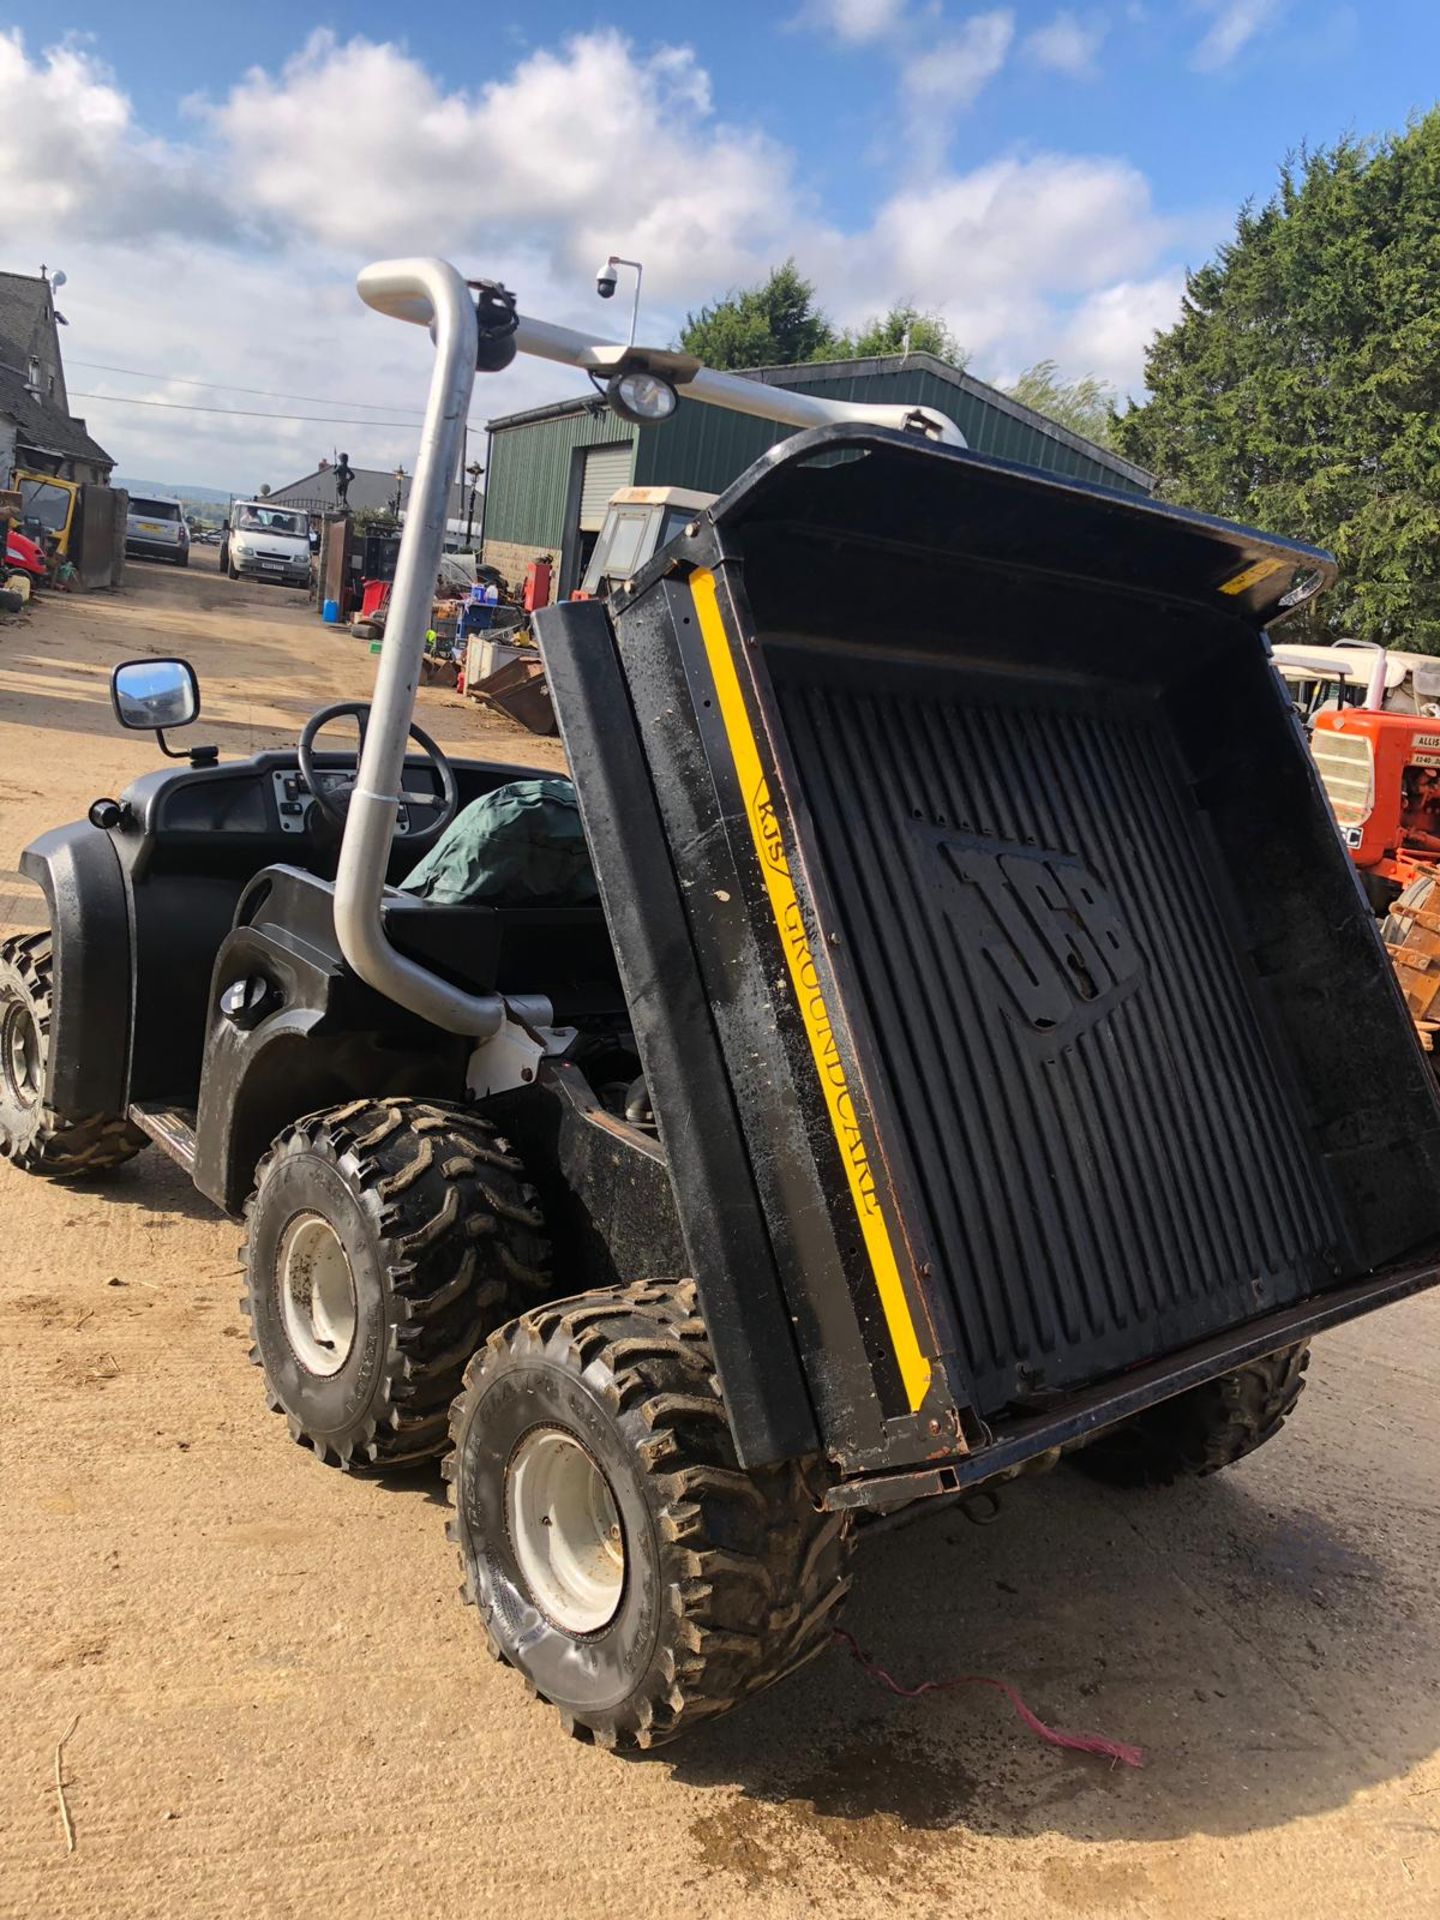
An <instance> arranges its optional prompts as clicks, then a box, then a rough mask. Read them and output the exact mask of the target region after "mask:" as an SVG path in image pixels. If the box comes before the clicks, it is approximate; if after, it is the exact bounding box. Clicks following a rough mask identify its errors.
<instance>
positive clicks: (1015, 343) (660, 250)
mask: <svg viewBox="0 0 1440 1920" xmlns="http://www.w3.org/2000/svg"><path fill="white" fill-rule="evenodd" d="M924 24H925V23H924V21H923V19H921V18H920V16H918V15H917V16H914V17H913V18H912V19H911V20H910V22H909V24H908V25H906V26H904V27H903V28H902V29H901V31H900V37H899V39H898V40H896V41H894V42H892V43H890V50H891V52H892V54H893V56H894V57H895V58H896V60H897V61H898V60H903V59H904V58H905V57H906V53H907V50H908V49H910V48H912V47H913V45H914V34H915V32H917V31H918V30H919V28H920V27H921V26H923V25H924ZM1013 35H1014V22H1013V18H1012V16H1011V15H1010V13H1009V12H1008V11H1006V10H1002V11H994V12H990V13H987V14H979V15H975V16H972V17H971V19H970V20H969V21H967V22H966V23H965V24H964V26H963V27H962V28H960V29H958V30H956V31H955V32H954V33H953V35H947V37H946V38H945V39H944V41H943V43H942V45H941V46H940V47H938V48H936V49H934V50H933V52H934V56H935V63H934V64H932V66H931V67H930V68H929V69H928V79H925V80H924V81H923V83H922V84H921V85H920V87H919V93H918V99H919V102H920V105H921V106H922V107H924V108H925V109H927V110H929V111H930V113H931V115H932V119H931V121H930V125H931V126H932V127H938V126H943V125H945V124H947V119H946V116H948V115H953V113H954V112H956V111H958V110H959V109H960V108H961V107H962V106H963V105H964V103H965V102H966V100H968V99H973V98H974V96H975V92H976V91H977V90H978V88H979V87H980V86H982V85H983V84H984V82H985V78H986V77H987V75H988V74H991V73H993V72H994V71H997V70H998V68H999V66H1000V65H1001V64H1003V62H1004V60H1005V59H1006V58H1007V56H1008V54H1009V50H1010V47H1011V44H1012V41H1013ZM912 64H913V63H912ZM922 71H923V70H922ZM0 86H3V88H4V94H5V97H6V98H7V101H8V103H9V109H8V112H7V115H6V116H5V118H4V119H3V120H0V177H3V178H4V179H5V180H6V187H7V191H6V193H5V194H4V195H3V196H0V266H7V267H13V268H18V269H21V270H26V269H29V270H33V269H34V267H36V266H38V264H39V262H40V261H41V260H42V259H43V260H46V261H48V262H49V263H50V264H51V265H52V266H55V265H57V264H58V265H62V266H64V267H65V269H66V271H67V273H68V275H69V285H68V286H67V288H66V291H65V294H64V297H63V302H62V304H63V306H64V309H65V311H66V313H67V314H68V316H69V319H70V321H71V325H70V327H69V328H68V329H67V330H66V332H65V334H64V335H63V344H64V348H65V353H66V359H67V366H68V369H69V377H70V384H71V386H72V388H73V389H74V390H75V392H76V393H77V394H98V395H101V396H108V397H101V398H99V399H76V401H75V409H76V411H77V413H83V414H84V415H85V416H86V417H87V418H88V420H89V423H90V426H91V429H92V431H93V432H94V433H95V434H96V435H97V437H98V438H99V439H100V440H101V441H102V443H103V444H104V445H106V446H107V447H108V448H109V449H110V451H111V452H112V453H113V454H114V455H115V457H116V458H117V459H118V460H119V462H120V465H121V469H122V471H124V472H127V473H130V474H132V475H136V474H139V475H142V476H144V477H149V478H152V479H164V478H173V479H175V480H177V481H183V480H189V481H194V482H208V483H211V484H217V485H233V486H236V487H254V486H256V485H258V484H259V483H260V482H261V481H268V482H270V484H272V485H278V484H280V483H281V482H282V481H284V480H285V479H287V478H293V477H295V476H297V475H298V474H300V473H302V472H304V471H306V470H308V469H309V468H311V467H313V466H314V465H315V463H316V461H317V460H318V459H319V458H320V457H322V456H329V455H330V454H332V453H333V452H334V451H336V450H337V449H338V448H341V447H343V448H345V449H346V451H348V452H349V454H350V457H351V459H352V461H355V462H356V463H357V464H361V465H366V466H378V467H389V466H392V465H393V464H394V462H395V461H396V460H403V461H404V462H405V464H406V465H407V466H409V465H411V464H412V463H413V459H414V450H415V441H416V438H417V434H416V429H415V427H414V426H412V425H405V424H397V425H381V424H375V425H372V426H368V427H359V426H349V425H334V426H332V425H329V424H326V423H325V422H324V421H321V420H316V421H309V420H303V419H292V418H284V419H281V418H277V419H273V420H267V419H250V418H246V417H243V416H242V415H241V413H240V412H239V411H238V410H239V409H252V410H255V411H257V412H263V411H265V410H267V409H273V410H274V411H275V413H276V414H283V415H287V416H289V415H296V416H300V415H312V414H313V415H326V414H335V415H346V416H348V415H350V414H352V413H364V412H366V411H367V410H366V409H365V408H363V407H360V406H357V405H356V403H357V402H359V401H361V400H364V401H367V402H373V403H378V408H384V409H391V410H393V417H394V418H395V419H397V420H398V419H399V417H400V416H402V415H407V416H415V415H418V413H419V412H420V410H421V407H422V405H423V400H424V394H425V388H426V384H427V381H428V378H429V373H430V369H431V366H432V364H433V362H432V354H431V349H430V345H429V342H428V340H427V338H426V336H425V334H424V333H423V331H421V330H420V329H418V328H410V327H404V326H397V325H396V324H395V323H394V322H391V321H386V320H382V319H380V318H379V317H378V316H376V315H374V314H371V313H370V312H368V310H367V309H365V308H364V307H363V306H362V305H361V303H360V302H359V300H358V298H357V297H356V295H355V292H354V275H355V272H356V269H357V268H358V267H359V266H361V265H362V264H364V262H365V261H366V260H368V259H373V258H375V257H377V256H378V255H381V254H383V253H386V252H405V253H411V252H417V251H426V250H432V249H433V250H435V251H439V252H441V253H444V254H447V255H449V256H450V257H452V258H454V259H455V260H456V261H457V263H459V264H461V265H462V266H464V267H465V268H467V269H468V270H470V271H472V272H483V273H486V274H490V275H494V276H497V277H500V278H503V279H504V280H505V281H506V282H507V284H509V285H511V286H513V287H515V288H516V290H517V292H518V293H519V296H520V299H521V304H522V306H523V307H524V308H525V310H527V311H529V312H531V313H535V314H539V315H542V316H544V317H546V318H549V319H554V320H558V321H560V322H562V323H565V324H570V325H581V326H590V327H593V328H595V329H596V330H597V331H599V332H602V333H604V332H611V331H613V330H614V328H615V326H616V323H617V320H618V319H619V318H620V316H616V315H614V314H612V313H611V312H610V311H609V310H608V309H606V308H604V307H601V306H600V305H599V303H598V302H597V301H596V300H595V298H594V294H593V281H592V279H591V275H592V273H593V270H594V266H595V263H596V261H597V259H599V258H600V257H601V256H602V255H603V254H604V253H605V252H607V251H609V250H611V249H614V250H616V251H619V252H622V253H627V254H633V255H636V256H638V257H639V258H641V259H643V260H644V261H645V266H646V272H645V308H644V312H643V314H642V320H641V326H642V331H643V334H644V335H645V336H648V337H649V338H651V339H656V340H662V341H663V340H668V339H670V338H673V336H674V333H675V331H676V330H677V328H678V326H679V324H680V322H681V320H682V319H683V315H684V313H685V310H686V309H687V307H694V306H696V305H698V304H700V303H701V302H702V301H704V300H706V299H708V298H713V297H714V296H715V295H716V294H718V293H721V292H723V291H724V290H725V289H726V288H727V287H729V286H732V285H735V284H738V283H743V282H746V281H749V280H753V279H755V278H758V277H759V276H760V275H761V274H763V273H764V272H765V271H766V270H767V269H768V268H769V267H770V266H772V265H773V264H775V262H777V261H778V260H781V259H784V258H785V257H786V256H787V255H789V254H791V253H793V254H794V255H795V256H796V258H797V260H798V262H799V264H800V267H801V269H802V271H804V272H806V273H807V274H809V275H810V276H811V277H813V278H814V279H815V280H816V281H817V283H818V286H819V291H820V296H821V300H822V303H823V304H824V305H825V306H826V308H827V310H828V311H830V312H831V313H833V314H834V315H835V317H836V318H837V319H839V320H841V321H842V322H845V323H850V322H853V321H856V320H859V319H863V318H865V317H867V315H868V314H870V313H873V312H875V311H878V310H881V309H883V308H884V307H886V306H888V305H889V304H890V303H892V302H894V301H899V300H910V301H914V302H916V303H917V304H919V305H921V306H923V307H933V308H936V309H938V310H939V311H941V312H942V313H943V314H944V315H945V316H946V317H947V319H948V320H949V322H950V324H951V326H952V327H953V328H954V329H955V331H956V333H957V334H958V336H959V337H960V339H961V340H962V341H963V342H964V343H965V345H966V346H967V347H968V348H969V349H970V350H971V352H972V354H973V356H974V359H973V363H972V364H973V365H974V366H975V369H976V371H977V372H980V373H982V374H987V375H990V376H992V377H994V376H1004V375H1006V374H1008V373H1013V372H1016V371H1018V370H1019V369H1020V368H1021V367H1022V366H1024V365H1027V364H1029V363H1031V362H1033V361H1034V360H1037V359H1040V358H1042V357H1046V356H1054V357H1055V358H1057V359H1058V360H1059V361H1060V362H1061V365H1062V370H1066V371H1076V372H1082V371H1085V370H1087V369H1091V368H1093V370H1094V371H1096V372H1100V373H1103V374H1105V375H1106V377H1109V378H1116V379H1120V378H1122V377H1123V378H1127V379H1128V377H1129V371H1128V370H1129V369H1130V368H1131V367H1133V366H1134V365H1136V364H1138V362H1137V358H1136V355H1137V352H1138V342H1139V341H1140V340H1141V339H1143V336H1144V333H1145V332H1146V331H1147V330H1148V329H1149V327H1150V326H1152V325H1153V324H1154V323H1155V317H1156V316H1157V315H1159V314H1160V310H1161V307H1162V306H1163V303H1164V297H1165V296H1164V295H1163V294H1162V291H1160V289H1161V288H1162V286H1163V285H1166V284H1168V283H1167V282H1164V279H1163V275H1162V271H1161V270H1162V267H1163V264H1164V262H1165V260H1166V259H1167V258H1168V257H1169V255H1170V251H1171V249H1172V247H1173V246H1174V245H1175V244H1176V236H1177V231H1178V230H1177V229H1175V228H1174V227H1173V226H1172V224H1171V223H1170V222H1168V221H1167V220H1163V219H1161V218H1160V217H1159V216H1158V215H1157V213H1156V211H1155V209H1154V207H1153V206H1152V204H1151V199H1150V194H1149V189H1148V186H1147V183H1146V181H1145V179H1144V177H1143V176H1142V175H1141V174H1140V173H1139V172H1138V171H1136V169H1134V168H1133V167H1131V166H1129V165H1127V164H1126V163H1125V162H1123V161H1121V160H1118V159H1112V158H1104V157H1094V156H1075V155H1064V154H1055V153H1037V154H1009V155H1004V156H1001V157H999V158H996V159H994V160H992V161H990V162H988V163H987V164H985V165H982V166H979V167H976V168H973V169H971V170H969V171H967V172H965V173H962V174H955V173H951V172H947V171H945V170H944V169H943V167H942V166H941V165H940V150H939V148H938V146H937V147H936V148H935V149H934V150H933V152H932V155H931V159H932V171H931V172H930V173H929V174H922V175H920V176H917V177H914V178H912V180H911V182H910V184H909V185H907V186H906V187H905V188H903V189H902V190H899V191H896V192H894V193H893V194H891V195H890V197H889V198H888V199H886V200H885V201H883V203H882V204H881V205H880V206H879V207H878V208H877V210H876V212H875V214H874V216H873V218H872V219H868V220H865V221H862V222H859V223H854V224H852V225H851V226H850V227H849V228H848V229H847V230H845V231H841V230H839V229H838V228H837V227H836V226H834V225H833V224H827V222H826V221H825V220H824V219H823V218H822V217H821V216H820V214H819V213H818V212H817V210H816V209H815V208H814V207H813V206H812V205H811V203H810V201H809V199H808V197H807V194H806V192H805V190H804V188H803V185H802V183H801V181H800V179H799V176H798V167H797V162H796V158H795V156H794V154H793V153H791V152H790V151H789V150H788V149H787V148H785V147H783V146H780V145H778V144H776V143H775V142H772V141H770V140H767V139H766V138H764V137H763V136H761V135H759V134H758V133H756V132H754V131H752V130H750V129H747V128H746V127H744V126H737V125H734V124H732V123H730V122H729V121H727V120H726V119H725V118H724V117H723V115H722V114H721V113H719V112H718V111H717V110H716V106H715V104H714V101H713V99H712V89H711V82H710V78H709V75H708V74H707V72H706V71H705V69H704V68H703V67H702V66H701V65H700V64H699V62H698V61H697V59H696V57H695V55H694V54H693V53H692V52H691V51H690V50H688V49H686V48H678V47H667V48H660V49H658V50H654V49H651V50H648V51H641V50H637V49H636V48H634V47H633V46H631V45H630V44H629V43H627V42H626V41H624V40H623V39H621V38H620V37H619V36H617V35H616V34H614V33H609V32H604V33H596V34H590V35H585V36H581V37H580V38H577V39H575V40H572V41H570V42H567V43H565V44H564V45H563V46H561V47H559V48H556V49H553V50H549V51H546V52H543V53H530V54H527V55H524V56H523V57H521V58H520V59H519V60H518V61H517V62H516V63H515V64H514V65H513V66H512V67H511V68H510V69H509V70H497V71H496V74H495V78H494V79H493V80H492V81H491V82H490V83H489V84H488V85H486V86H484V87H482V88H479V89H470V90H465V89H448V88H447V87H445V86H444V85H443V84H442V83H441V82H440V81H439V80H438V79H437V78H435V77H434V76H433V75H432V74H431V73H429V72H428V71H427V70H426V69H425V68H424V67H423V66H422V65H421V64H420V63H419V62H418V61H416V60H415V59H413V58H412V57H410V56H409V55H407V54H406V53H405V52H404V51H403V50H402V49H400V48H398V47H395V46H390V45H380V44H377V43H374V42H370V41H366V40H349V41H344V42H342V41H339V40H336V39H334V38H332V37H330V36H325V35H321V36H316V37H314V38H312V39H311V40H310V41H309V42H308V43H307V44H306V45H305V47H304V48H303V49H302V51H301V52H300V53H299V54H298V55H297V56H296V58H295V59H294V60H292V61H290V62H289V63H288V64H287V65H285V66H284V67H282V68H280V69H279V70H277V71H274V72H265V71H262V70H260V69H255V70H252V71H251V72H250V73H248V74H246V75H244V76H243V78H241V79H240V80H239V81H238V82H237V84H236V85H235V86H234V87H233V88H232V89H231V90H230V91H229V93H227V94H226V95H224V96H223V97H220V96H217V97H216V98H214V99H213V100H212V101H210V102H209V103H201V104H200V106H199V107H198V108H197V110H196V113H195V118H194V131H193V134H192V137H191V140H190V142H189V143H188V144H186V143H177V142H166V141H162V140H159V139H156V138H154V137H153V136H152V135H150V134H149V133H148V132H147V131H146V129H145V128H144V127H143V126H142V125H140V124H139V123H138V122H137V119H136V115H135V113H134V110H133V107H132V105H131V102H130V101H129V99H128V98H127V97H126V95H125V93H124V91H123V90H122V89H121V88H120V86H119V85H118V84H117V83H116V81H115V80H114V79H113V77H112V76H111V75H109V74H108V73H107V72H106V71H105V70H104V68H103V67H102V66H101V65H100V64H99V62H98V60H97V59H96V58H95V56H94V54H93V53H92V52H91V51H89V50H88V49H87V48H85V47H81V46H69V45H67V46H63V47H60V48H58V49H54V50H51V51H49V52H45V53H34V54H31V53H28V52H27V51H26V50H25V48H24V47H23V46H22V44H21V42H20V41H19V39H18V37H17V36H15V35H13V34H12V35H4V34H0ZM907 97H908V98H910V100H911V103H912V105H914V104H915V101H916V98H917V96H916V95H914V94H912V95H909V96H907ZM857 260H863V261H864V263H865V279H864V285H863V287H857V285H856V274H855V265H856V261H857ZM1157 276H1159V277H1158V278H1157ZM1161 317H1168V316H1164V315H1162V316H1161ZM81 361H90V362H104V363H107V364H108V365H110V366H114V367H122V368H123V367H133V368H141V369H145V370H147V372H148V373H149V374H150V375H153V376H154V377H152V378H146V379H132V378H129V377H126V376H124V375H121V374H113V373H107V372H102V371H98V370H96V369H94V368H92V367H82V366H81V365H80V364H79V363H80V362H81ZM185 375H194V376H197V377H198V378H200V379H202V380H207V379H208V380H216V381H228V382H234V383H237V384H238V385H239V386H245V387H251V388H265V389H272V390H277V391H278V392H281V393H284V394H292V395H293V394H314V395H330V396H333V397H334V400H335V403H336V404H333V405H326V404H325V403H323V402H317V401H291V400H286V399H280V398H276V399H270V398H267V397H266V396H265V395H263V394H255V395H242V394H240V393H238V392H233V391H226V392H212V391H209V390H207V389H205V388H203V387H199V388H197V387H194V386H187V385H184V384H182V382H181V378H180V376H185ZM580 391H588V388H587V387H586V386H585V384H584V382H583V380H581V378H580V377H579V376H578V375H574V374H571V373H567V372H566V371H565V370H564V369H560V368H557V367H554V366H552V365H550V364H548V363H537V362H535V361H528V360H520V361H517V362H516V363H515V364H514V366H513V367H512V368H510V369H509V370H507V371H506V372H505V373H504V374H502V375H499V376H495V377H491V378H486V379H484V380H482V381H481V382H479V383H478V385H477V398H476V401H475V404H474V407H473V409H472V414H471V418H472V421H473V422H474V424H475V426H476V428H477V429H478V428H479V427H481V426H482V425H483V422H484V420H485V419H486V418H487V417H489V416H491V415H494V414H500V413H506V412H510V411H513V410H516V409H518V408H520V407H525V406H530V405H534V404H538V403H540V402H542V401H546V400H552V399H555V398H558V397H560V396H561V395H563V394H565V393H569V392H580ZM122 395H123V396H129V397H131V398H145V399H150V400H164V401H168V402H171V403H175V404H177V405H183V406H209V405H218V406H231V407H233V408H234V409H236V410H237V411H235V412H234V413H233V414H232V415H230V416H228V417H227V416H226V415H223V414H222V415H215V414H205V413H186V412H179V411H177V412H173V413H171V412H166V411H163V410H161V409H159V408H155V409H149V408H145V407H138V406H129V405H125V404H123V403H122V401H121V399H120V396H122ZM383 417H384V416H383V414H382V415H381V418H382V419H383ZM474 444H475V443H474V441H473V440H472V449H473V447H474Z"/></svg>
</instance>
